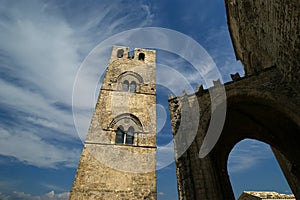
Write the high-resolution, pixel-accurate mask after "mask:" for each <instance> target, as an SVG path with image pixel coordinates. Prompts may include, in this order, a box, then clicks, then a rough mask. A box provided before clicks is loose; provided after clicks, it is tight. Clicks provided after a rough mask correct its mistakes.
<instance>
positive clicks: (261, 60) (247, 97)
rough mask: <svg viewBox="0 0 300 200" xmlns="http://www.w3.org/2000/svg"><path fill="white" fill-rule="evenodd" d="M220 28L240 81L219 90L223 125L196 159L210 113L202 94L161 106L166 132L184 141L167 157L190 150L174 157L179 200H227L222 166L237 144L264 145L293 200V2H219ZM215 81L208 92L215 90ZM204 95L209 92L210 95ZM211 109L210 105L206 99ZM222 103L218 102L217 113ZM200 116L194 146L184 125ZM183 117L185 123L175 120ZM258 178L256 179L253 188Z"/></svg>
mask: <svg viewBox="0 0 300 200" xmlns="http://www.w3.org/2000/svg"><path fill="white" fill-rule="evenodd" d="M225 5H226V10H227V21H228V27H229V32H230V35H231V39H232V42H233V46H234V50H235V54H236V57H237V59H239V60H240V61H241V62H242V63H243V65H244V69H245V77H240V75H239V74H233V75H232V82H229V83H226V84H225V90H226V96H227V98H226V99H227V104H226V105H227V111H226V120H225V124H224V127H223V130H222V133H221V136H220V138H219V140H218V142H217V144H216V145H215V146H214V148H213V149H212V151H211V152H210V153H209V154H208V155H207V156H206V157H205V158H199V150H200V147H201V145H202V143H203V140H204V137H205V136H206V132H207V130H208V126H209V122H210V119H211V114H212V113H218V112H219V111H220V108H219V107H220V106H218V105H217V106H214V107H212V106H211V99H210V95H209V90H207V89H203V87H199V88H198V90H197V91H196V93H195V95H196V96H195V95H186V94H185V95H183V96H181V97H171V98H170V99H169V105H170V111H171V120H172V132H173V135H174V136H176V134H177V132H178V130H179V128H180V129H182V127H180V126H181V124H183V126H184V129H185V130H186V131H185V132H186V136H180V137H177V138H175V137H174V138H175V157H176V155H177V152H180V151H181V148H182V147H181V146H182V144H184V143H185V142H186V141H187V140H192V141H193V142H192V144H191V146H190V147H189V148H188V150H187V151H185V152H184V154H183V155H182V156H181V157H176V173H177V183H178V196H179V199H180V200H200V199H205V200H207V199H212V200H223V199H226V200H229V199H234V194H233V190H232V187H231V183H230V179H229V174H228V171H227V159H228V155H229V153H230V151H231V150H232V148H233V147H234V145H235V144H237V143H238V142H239V141H241V140H243V139H245V138H251V139H256V140H259V141H262V142H265V143H267V144H269V145H270V146H271V147H272V150H273V152H274V155H275V157H276V158H277V161H278V163H279V165H280V167H281V169H282V171H283V173H284V175H285V177H286V179H287V182H288V183H289V186H290V188H291V190H292V192H293V193H294V195H295V198H296V199H300V156H299V155H300V148H299V144H300V78H299V77H300V76H299V75H300V69H299V68H300V2H299V0H225ZM219 84H220V83H219V81H217V80H216V81H215V85H216V86H217V85H219ZM216 86H214V87H212V88H210V90H211V91H213V90H217V89H218V87H216ZM213 101H218V99H213ZM222 103H223V102H219V105H222ZM195 104H199V113H198V115H199V116H200V120H199V122H198V121H197V122H195V123H198V125H199V126H198V131H197V135H196V137H195V138H189V135H193V134H191V133H190V132H189V131H190V128H189V126H188V125H187V124H188V123H190V124H191V121H193V119H195V116H196V115H197V114H195V113H194V109H193V107H194V106H193V105H195ZM183 113H185V116H186V113H189V117H185V118H183V117H182V116H183ZM259 178H260V177H257V180H259Z"/></svg>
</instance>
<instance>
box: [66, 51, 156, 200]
mask: <svg viewBox="0 0 300 200" xmlns="http://www.w3.org/2000/svg"><path fill="white" fill-rule="evenodd" d="M155 62H156V52H155V51H154V50H146V49H134V52H133V55H131V54H130V53H129V49H128V47H123V46H115V47H113V50H112V54H111V58H110V63H109V66H108V67H107V70H106V74H105V78H104V81H103V83H102V88H101V91H100V94H99V98H98V101H97V104H96V107H95V111H94V114H93V117H92V121H91V124H90V127H89V130H88V135H87V137H86V141H85V143H84V148H83V151H82V155H81V158H80V161H79V165H78V169H77V173H76V177H75V180H74V183H73V187H72V190H71V192H70V196H69V199H70V200H75V199H76V200H77V199H78V200H79V199H80V200H88V199H90V200H95V199H101V200H102V199H103V200H137V199H139V200H141V199H143V200H146V199H147V200H155V199H156V107H155V106H156V86H155V84H156V81H155V78H156V74H155V71H156V64H155Z"/></svg>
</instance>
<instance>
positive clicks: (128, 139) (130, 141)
mask: <svg viewBox="0 0 300 200" xmlns="http://www.w3.org/2000/svg"><path fill="white" fill-rule="evenodd" d="M133 135H134V128H133V127H132V126H130V127H129V129H128V131H127V134H126V142H125V143H126V144H133Z"/></svg>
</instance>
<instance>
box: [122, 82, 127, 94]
mask: <svg viewBox="0 0 300 200" xmlns="http://www.w3.org/2000/svg"><path fill="white" fill-rule="evenodd" d="M128 89H129V82H128V81H127V80H125V81H124V82H123V84H122V90H123V91H126V92H127V91H128Z"/></svg>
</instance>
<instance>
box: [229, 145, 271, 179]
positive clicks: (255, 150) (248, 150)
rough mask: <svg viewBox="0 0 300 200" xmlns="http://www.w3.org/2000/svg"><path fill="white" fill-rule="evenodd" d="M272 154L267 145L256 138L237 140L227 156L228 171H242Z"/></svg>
mask: <svg viewBox="0 0 300 200" xmlns="http://www.w3.org/2000/svg"><path fill="white" fill-rule="evenodd" d="M272 156H273V154H272V151H271V148H270V146H269V145H267V144H264V143H262V142H259V141H256V140H249V139H245V140H242V141H241V142H239V143H238V144H237V145H236V146H235V147H234V148H233V150H232V152H231V153H230V155H229V158H228V171H229V173H236V172H242V171H244V170H247V169H251V168H252V167H254V166H256V165H258V164H259V163H261V161H262V160H265V159H269V158H271V157H272Z"/></svg>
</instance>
